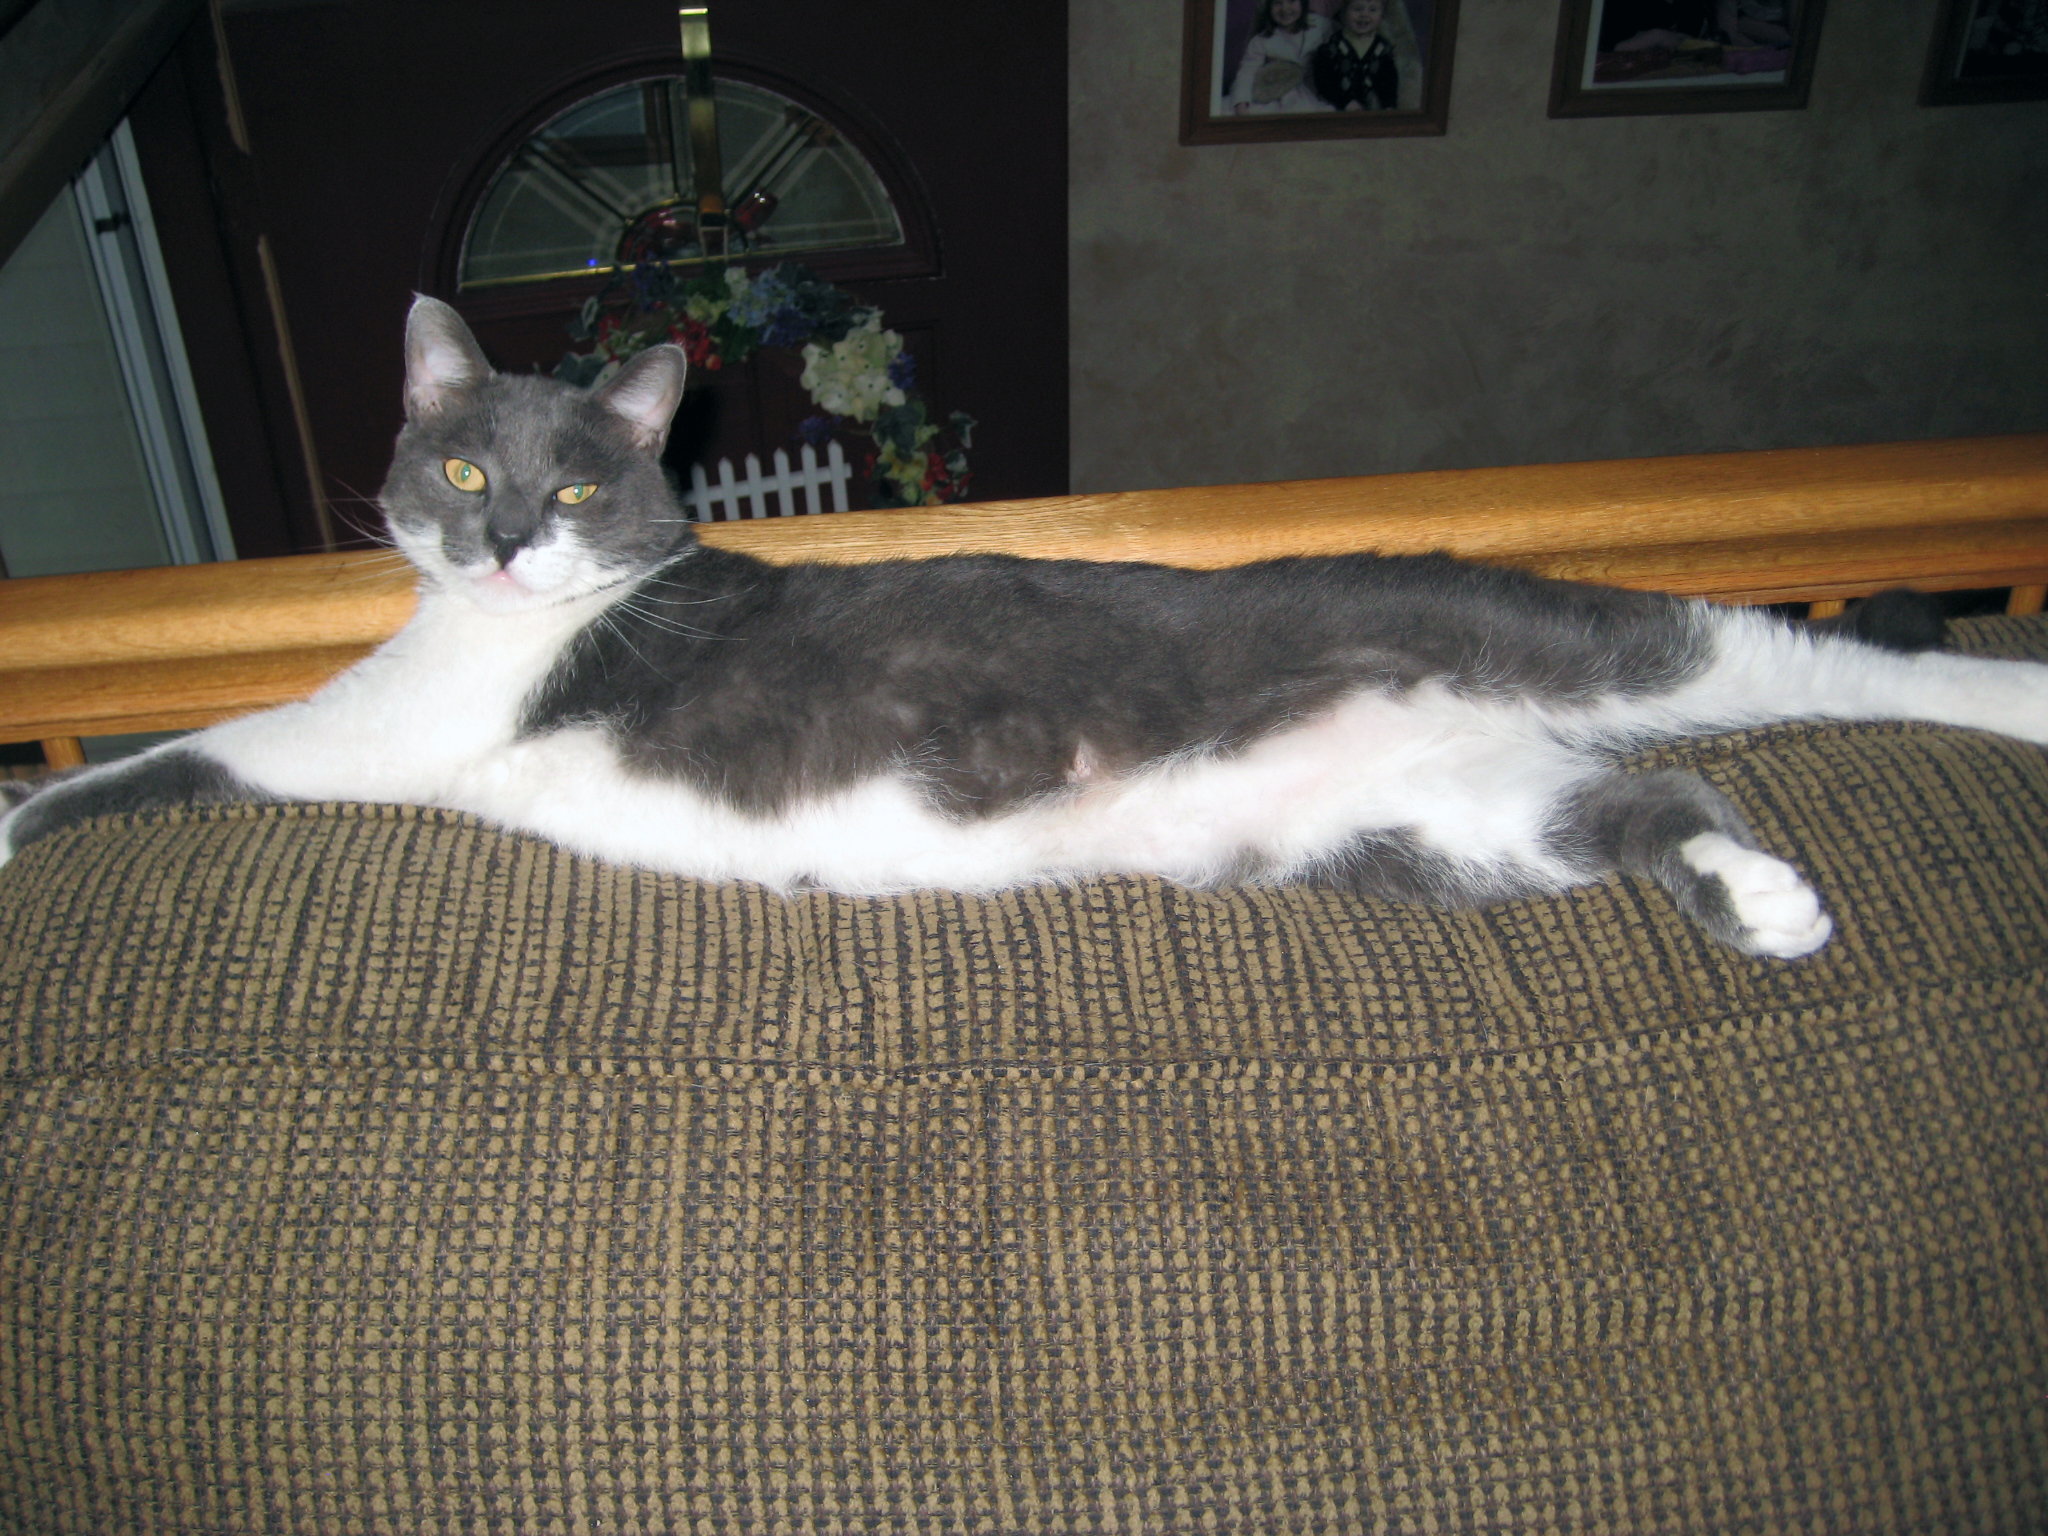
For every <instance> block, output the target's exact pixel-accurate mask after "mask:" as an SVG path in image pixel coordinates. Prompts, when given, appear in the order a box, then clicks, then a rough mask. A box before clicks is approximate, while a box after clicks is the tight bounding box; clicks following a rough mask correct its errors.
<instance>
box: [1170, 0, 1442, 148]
mask: <svg viewBox="0 0 2048 1536" xmlns="http://www.w3.org/2000/svg"><path fill="white" fill-rule="evenodd" d="M1186 5H1187V11H1186V16H1185V18H1184V20H1183V22H1182V27H1181V90H1180V141H1181V143H1183V144H1258V143H1271V142H1273V141H1275V140H1283V139H1362V138H1394V137H1403V136H1414V135H1421V134H1440V133H1442V132H1443V131H1444V128H1445V125H1446V124H1447V123H1448V121H1449V119H1450V105H1451V45H1452V40H1453V38H1454V37H1455V36H1456V33H1457V30H1458V0H1186Z"/></svg>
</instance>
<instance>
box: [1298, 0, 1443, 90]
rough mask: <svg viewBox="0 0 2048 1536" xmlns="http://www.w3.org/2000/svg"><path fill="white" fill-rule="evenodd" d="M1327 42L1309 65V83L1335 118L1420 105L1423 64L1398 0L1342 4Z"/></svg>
mask: <svg viewBox="0 0 2048 1536" xmlns="http://www.w3.org/2000/svg"><path fill="white" fill-rule="evenodd" d="M1336 22H1337V24H1336V26H1335V27H1334V28H1333V29H1332V30H1331V33H1330V36H1329V40H1328V41H1326V42H1325V43H1324V44H1323V45H1322V46H1321V47H1320V48H1318V49H1317V50H1316V51H1315V55H1314V57H1313V58H1312V59H1311V60H1310V63H1309V83H1310V84H1311V85H1312V86H1313V87H1314V88H1315V93H1316V95H1318V96H1320V97H1321V98H1322V99H1323V102H1324V104H1325V105H1326V106H1329V107H1332V108H1335V109H1336V110H1337V111H1339V112H1387V111H1392V110H1394V109H1395V108H1401V109H1403V110H1413V109H1414V108H1416V107H1419V106H1421V104H1422V59H1421V56H1420V53H1419V51H1418V49H1417V48H1416V45H1415V31H1414V28H1413V27H1412V26H1410V25H1409V23H1408V12H1407V8H1406V7H1405V6H1403V5H1402V4H1401V0H1344V3H1343V5H1342V6H1341V7H1340V8H1339V10H1338V11H1337V16H1336Z"/></svg>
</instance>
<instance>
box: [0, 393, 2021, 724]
mask: <svg viewBox="0 0 2048 1536" xmlns="http://www.w3.org/2000/svg"><path fill="white" fill-rule="evenodd" d="M699 533H700V535H701V536H702V538H703V539H704V541H705V542H706V543H709V544H716V545H719V546H721V547H724V548H729V549H741V550H745V551H747V552H748V553H750V554H754V555H757V556H759V557H760V558H762V559H766V560H771V561H777V562H789V561H797V560H825V561H844V562H854V561H866V560H881V559H891V558H898V557H916V556H924V555H933V554H943V553H951V552H958V551H969V550H975V551H1007V552H1010V553H1015V554H1022V555H1033V556H1039V557H1043V558H1055V557H1062V558H1068V557H1070V558H1083V559H1094V560H1157V561H1161V562H1164V563H1167V564H1174V565H1186V566H1195V567H1215V566H1224V565H1234V564H1239V563H1242V562H1244V561H1248V560H1258V559H1265V558H1270V557H1273V556H1277V555H1289V554H1332V553H1342V552H1346V551H1352V550H1379V551H1382V552H1385V553H1416V552H1420V551H1424V550H1432V549H1445V550H1450V551H1452V552H1454V553H1457V554H1461V555H1465V556H1467V557H1469V558H1473V559H1479V560H1487V561H1492V562H1495V563H1497V564H1503V565H1513V566H1519V567H1521V568H1523V569H1526V570H1531V571H1536V572H1539V573H1541V574H1544V575H1550V576H1560V577H1565V578H1569V579H1573V580H1582V581H1603V582H1611V583H1613V584H1615V585H1619V586H1628V587H1639V588H1647V589H1656V590H1662V591H1670V592H1680V593H1686V594H1689V595H1694V596H1701V597H1711V598H1717V599H1720V600H1722V601H1727V602H1739V603H1759V602H1787V601H1819V602H1832V601H1839V600H1841V599H1845V598H1850V597H1857V596H1861V595H1864V594H1866V593H1870V592H1875V591H1879V590H1881V589H1883V588H1885V587H1889V586H1898V585H1911V586H1917V587H1920V588H1923V589H1926V590H1933V591H1939V590H1952V589H1956V588H1972V587H2012V588H2016V589H2018V590H2017V592H2016V593H2015V598H2014V608H2015V610H2019V609H2022V608H2025V607H2026V606H2027V605H2028V604H2029V603H2031V604H2032V605H2033V606H2034V607H2036V608H2038V606H2039V602H2040V591H2039V589H2040V587H2041V586H2042V584H2044V583H2048V433H2039V434H2029V435H2025V436H2015V437H1990V438H1966V439H1950V440H1944V441H1935V442H1919V443H1884V444H1875V445H1870V446H1860V447H1848V448H1815V449H1781V450H1776V451H1771V452H1763V453H1734V454H1701V455H1690V456H1686V457H1679V458H1662V459H1620V460H1607V461H1601V462H1594V463H1582V464H1537V465H1529V466H1525V467H1520V468H1511V469H1474V470H1441V471H1429V472H1425V473H1420V474H1406V475H1368V476H1359V477H1354V478H1348V479H1334V480H1297V481H1287V482H1281V483H1278V484H1266V485H1221V486H1187V487H1179V488H1176V489H1172V490H1160V491H1126V492H1120V493H1116V494H1111V495H1098V496H1063V497H1053V498H1048V499H1043V500H1036V501H1011V502H982V503H976V504H971V505H968V506H958V507H934V508H921V509H916V510H911V511H898V512H848V513H840V514H836V515H833V516H828V517H803V518H787V519H774V520H769V521H762V522H749V523H721V524H707V525H704V526H703V527H701V528H700V529H699ZM412 605H413V594H412V576H411V572H410V570H409V569H408V568H407V567H406V566H404V565H403V564H402V562H400V561H399V560H398V559H397V558H396V557H395V556H392V555H388V554H379V553H370V554H339V555H302V556H295V557H290V558H286V559H281V560H247V561H240V562H236V563H232V564H225V565H208V566H176V567H168V568H164V569H160V570H148V571H120V572H109V573H103V574H95V575H88V576H49V577H38V578H31V579H26V580H17V581H10V582H0V740H6V741H32V740H46V739H50V738H58V739H63V738H69V737H76V736H91V735H106V734H113V733H116V732H125V731H145V730H175V729H182V728H185V727H189V726H196V725H204V724H208V723H211V722H212V721H215V720H220V719H225V718H227V717H229V716H231V715H235V714H239V713H243V712H245V711H247V710H250V709H258V708H263V707H266V706H268V705H271V704H276V703H281V702H284V701H285V700H288V699H293V698H300V697H303V696H304V695H306V694H307V693H309V692H311V691H312V690H313V689H314V688H316V687H318V686H319V685H320V684H321V683H322V682H324V681H325V680H326V679H327V678H329V677H331V676H333V675H334V673H336V672H338V671H340V670H341V669H342V668H343V667H345V666H347V665H349V664H350V663H351V662H353V661H355V660H356V659H358V658H359V657H361V656H363V655H365V654H367V653H368V652H369V651H370V650H371V649H372V648H374V647H375V646H376V645H378V644H380V643H381V642H382V641H383V640H384V639H386V638H387V637H389V636H390V635H391V634H393V633H395V632H396V631H397V629H398V628H399V627H400V626H401V625H402V624H403V623H404V622H405V620H406V618H407V617H408V616H409V615H410V613H411V611H412Z"/></svg>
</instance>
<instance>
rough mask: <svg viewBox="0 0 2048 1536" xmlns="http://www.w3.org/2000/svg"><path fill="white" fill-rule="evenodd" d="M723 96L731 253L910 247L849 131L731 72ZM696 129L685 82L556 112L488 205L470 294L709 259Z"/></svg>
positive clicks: (466, 266) (473, 239) (508, 167)
mask: <svg viewBox="0 0 2048 1536" xmlns="http://www.w3.org/2000/svg"><path fill="white" fill-rule="evenodd" d="M715 89H716V92H717V99H718V120H719V141H720V152H721V161H722V164H723V168H724V177H725V197H726V203H727V206H728V207H729V208H730V210H731V214H732V224H733V229H734V235H733V240H732V246H731V254H733V255H735V256H746V257H750V258H754V259H759V260H773V259H777V258H780V257H785V256H788V257H800V258H803V259H806V260H809V259H812V258H813V257H814V256H815V255H816V254H817V253H827V252H849V253H850V252H857V251H876V252H886V251H888V250H891V249H901V248H902V247H903V246H904V245H905V243H906V231H905V220H904V217H903V215H902V213H901V212H900V211H899V209H898V206H897V201H896V199H894V198H892V197H891V196H890V193H889V189H888V187H887V186H886V185H885V184H884V182H883V180H882V178H881V176H880V175H878V174H877V172H876V170H875V167H874V166H873V165H872V164H871V163H870V162H869V160H868V158H867V157H866V156H865V155H863V154H862V153H861V152H860V150H859V149H857V148H856V147H855V146H854V145H853V144H852V143H851V142H849V141H848V139H847V137H846V136H845V134H844V133H842V132H841V131H840V130H839V129H837V128H836V127H835V126H834V125H833V124H831V123H829V122H827V121H826V120H825V119H824V118H823V117H822V116H820V115H819V114H818V113H817V112H815V111H813V110H812V109H811V108H810V107H808V106H805V105H803V104H802V103H800V102H798V101H795V100H793V99H791V98H790V97H788V96H786V95H783V94H782V93H780V92H778V91H775V90H772V89H770V88H768V87H767V86H765V85H762V84H758V83H755V82H752V81H747V80H739V79H733V78H729V77H723V76H722V77H720V78H719V79H718V80H717V81H716V85H715ZM686 120H687V118H686V112H685V99H684V96H683V87H682V81H681V80H680V79H679V78H677V77H674V76H664V77H657V78H651V79H641V80H634V81H629V82H627V83H625V84H621V85H615V86H612V87H610V88H609V89H606V90H603V91H600V92H598V93H597V94H595V95H591V96H587V97H584V98H583V99H582V100H579V101H577V102H576V103H575V104H574V105H572V106H570V107H568V108H567V109H566V110H564V111H561V112H559V113H557V114H555V115H554V116H553V117H552V118H550V119H549V120H548V121H547V123H546V124H544V125H543V126H542V127H541V128H540V129H539V130H538V131H537V132H535V133H533V134H531V135H530V136H529V137H527V138H526V139H524V140H523V141H522V142H521V143H519V145H518V146H517V147H516V148H514V149H513V150H512V152H511V153H510V154H509V155H507V156H506V157H505V159H504V160H503V161H502V163H501V164H500V165H499V166H498V168H497V170H496V172H495V173H494V174H493V175H492V177H491V180H490V182H489V183H488V185H487V186H486V187H485V189H484V192H483V194H482V196H481V197H480V198H478V199H477V202H476V204H475V211H474V213H473V214H472V215H471V217H470V219H469V223H468V227H467V229H466V230H465V232H464V236H463V242H462V250H461V256H460V260H459V264H458V272H457V288H458V291H460V292H462V293H466V294H481V293H483V292H488V291H491V290H494V289H505V288H507V287H510V286H512V285H515V284H529V283H538V282H547V281H550V280H555V279H561V278H569V277H577V276H587V275H589V274H591V273H593V272H597V271H602V270H605V269H607V268H610V267H612V266H615V265H631V264H632V263H634V262H636V261H643V260H650V259H652V260H667V261H689V260H692V259H695V258H698V257H701V256H702V254H703V251H702V248H701V247H700V246H699V244H698V242H697V232H696V229H695V225H694V221H693V210H694V208H695V206H696V188H695V187H694V186H693V185H692V184H691V179H692V178H691V170H690V153H689V145H688V142H687V139H686V134H685V123H686Z"/></svg>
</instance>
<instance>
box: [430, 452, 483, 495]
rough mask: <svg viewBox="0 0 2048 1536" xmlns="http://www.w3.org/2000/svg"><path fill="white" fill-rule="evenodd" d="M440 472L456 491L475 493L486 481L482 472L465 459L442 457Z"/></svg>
mask: <svg viewBox="0 0 2048 1536" xmlns="http://www.w3.org/2000/svg"><path fill="white" fill-rule="evenodd" d="M441 473H442V474H444V475H446V476H447V477H448V483H449V484H450V485H452V486H454V487H455V489H457V490H458V491H469V492H471V493H475V492H478V491H481V490H482V489H483V488H484V486H485V484H486V483H487V482H486V481H485V479H484V472H483V471H482V470H480V469H478V468H477V467H476V466H475V465H474V464H472V463H470V462H469V460H467V459H443V460H442V461H441Z"/></svg>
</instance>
